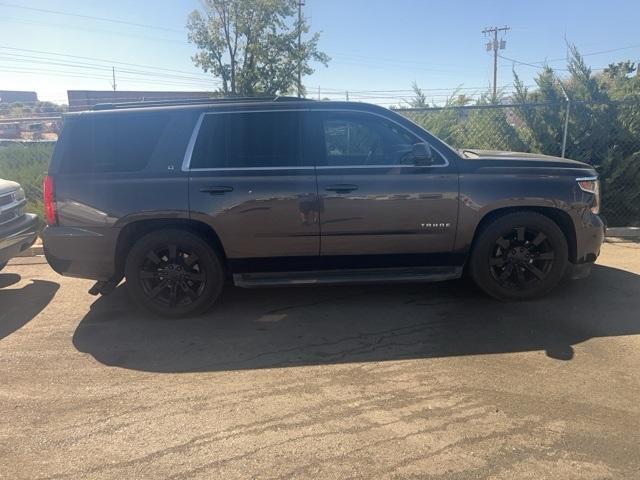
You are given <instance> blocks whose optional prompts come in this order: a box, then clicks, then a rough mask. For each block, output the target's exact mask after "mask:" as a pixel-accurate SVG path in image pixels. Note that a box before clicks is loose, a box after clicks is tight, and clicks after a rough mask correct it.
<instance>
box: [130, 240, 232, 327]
mask: <svg viewBox="0 0 640 480" xmlns="http://www.w3.org/2000/svg"><path fill="white" fill-rule="evenodd" d="M125 276H126V278H127V283H126V285H127V289H128V290H129V293H130V296H131V298H132V299H133V300H134V301H135V302H136V303H138V304H139V305H141V306H143V307H144V308H146V309H147V310H150V311H152V312H154V313H157V314H159V315H162V316H166V317H173V318H178V317H184V316H190V315H196V314H198V313H202V312H204V311H205V310H207V309H208V308H209V307H211V305H213V303H214V302H215V300H216V299H217V297H218V296H219V295H220V292H221V290H222V286H223V283H224V275H223V269H222V266H221V262H220V260H219V258H218V256H217V255H216V253H215V252H214V251H213V249H212V248H211V247H210V246H209V245H208V244H207V242H206V241H205V240H204V239H203V238H201V237H200V236H199V235H197V234H195V233H192V232H189V231H182V230H173V229H172V230H159V231H155V232H151V233H149V234H147V235H145V236H143V237H142V238H141V239H140V240H138V242H136V244H135V245H134V246H133V248H132V249H131V251H130V253H129V255H128V257H127V264H126V268H125Z"/></svg>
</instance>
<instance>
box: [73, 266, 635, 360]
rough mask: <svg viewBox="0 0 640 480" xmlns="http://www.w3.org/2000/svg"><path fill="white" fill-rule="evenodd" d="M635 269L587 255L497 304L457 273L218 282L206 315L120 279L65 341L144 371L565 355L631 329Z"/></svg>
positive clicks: (567, 357)
mask: <svg viewBox="0 0 640 480" xmlns="http://www.w3.org/2000/svg"><path fill="white" fill-rule="evenodd" d="M638 311H640V275H637V274H634V273H631V272H627V271H624V270H619V269H615V268H610V267H603V266H596V267H595V268H594V270H593V272H592V275H591V277H590V278H588V279H585V280H581V281H575V282H567V283H566V284H564V285H562V286H561V288H558V289H556V291H555V292H554V293H553V294H551V295H550V296H548V297H546V298H544V299H540V300H536V301H531V302H520V303H502V302H498V301H495V300H493V299H491V298H488V297H487V296H485V295H484V294H482V293H481V292H479V291H477V290H476V289H475V288H474V287H473V286H470V285H469V284H468V283H467V282H463V281H455V282H445V283H440V284H423V285H417V284H409V285H393V286H384V285H379V286H350V287H304V288H281V289H260V290H242V289H237V288H228V289H227V290H225V292H224V293H223V295H222V297H221V299H220V301H219V303H218V304H217V306H216V307H215V308H214V310H213V311H211V312H210V313H209V314H207V315H205V316H201V317H198V318H192V319H187V320H179V321H176V320H164V319H157V318H153V317H150V316H148V315H147V314H143V313H140V312H139V311H138V310H136V309H135V308H134V307H133V306H132V305H131V304H130V303H129V300H128V298H127V295H126V292H125V290H124V286H122V285H121V286H120V287H119V288H117V289H116V291H114V292H113V293H112V294H111V295H109V296H107V297H101V298H99V299H98V300H97V301H96V302H95V303H94V304H93V305H92V307H91V310H90V312H89V313H88V314H87V315H86V316H85V317H84V318H83V320H82V321H81V322H80V324H79V326H78V327H77V329H76V331H75V334H74V337H73V343H74V345H75V346H76V348H77V349H78V350H80V351H82V352H86V353H90V354H91V355H93V356H94V357H95V358H96V359H97V360H98V361H100V362H102V363H104V364H106V365H112V366H118V367H123V368H128V369H135V370H144V371H152V372H194V371H224V370H237V369H255V368H272V367H283V366H292V365H317V364H327V363H346V362H369V361H384V360H396V359H407V358H432V357H447V356H459V355H476V354H494V353H511V352H525V351H536V350H543V351H545V352H546V354H547V355H548V356H549V357H552V358H555V359H559V360H570V359H572V358H573V356H574V350H573V346H574V345H576V344H578V343H581V342H584V341H586V340H588V339H590V338H595V337H610V336H617V335H631V334H638V333H640V315H638Z"/></svg>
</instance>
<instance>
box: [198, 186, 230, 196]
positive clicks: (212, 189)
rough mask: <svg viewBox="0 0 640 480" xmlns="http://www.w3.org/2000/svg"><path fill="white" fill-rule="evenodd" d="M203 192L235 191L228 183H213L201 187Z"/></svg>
mask: <svg viewBox="0 0 640 480" xmlns="http://www.w3.org/2000/svg"><path fill="white" fill-rule="evenodd" d="M200 191H201V192H202V193H208V194H209V195H224V194H225V193H228V192H233V187H227V186H226V185H211V186H210V187H203V188H201V189H200Z"/></svg>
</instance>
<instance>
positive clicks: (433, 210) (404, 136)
mask: <svg viewBox="0 0 640 480" xmlns="http://www.w3.org/2000/svg"><path fill="white" fill-rule="evenodd" d="M309 115H310V116H311V124H312V127H311V128H312V131H315V132H316V147H317V148H316V150H317V153H316V157H317V160H316V161H317V162H318V193H319V197H320V201H321V212H320V218H321V225H320V229H321V255H322V256H333V255H399V254H438V253H449V252H451V250H452V248H453V241H454V237H455V231H456V221H457V214H458V175H457V172H456V171H455V167H454V166H452V165H449V163H448V162H447V160H446V159H445V157H444V156H443V155H441V154H440V153H438V152H437V150H435V149H434V150H433V156H434V159H433V163H431V164H429V165H424V164H423V165H419V164H417V163H416V159H415V158H414V154H413V145H414V144H416V143H424V142H425V139H423V138H419V137H418V136H417V135H416V134H414V133H413V132H411V131H409V130H408V129H406V128H405V127H403V126H402V125H401V124H399V123H398V122H395V121H393V120H391V119H389V118H386V117H384V116H382V115H379V114H374V113H369V112H364V111H351V112H349V111H318V112H310V113H309ZM441 262H442V263H448V260H446V259H444V260H443V259H442V258H441V259H438V256H437V255H434V256H433V257H431V258H430V259H429V260H428V261H427V262H426V263H428V264H430V263H433V264H436V263H441Z"/></svg>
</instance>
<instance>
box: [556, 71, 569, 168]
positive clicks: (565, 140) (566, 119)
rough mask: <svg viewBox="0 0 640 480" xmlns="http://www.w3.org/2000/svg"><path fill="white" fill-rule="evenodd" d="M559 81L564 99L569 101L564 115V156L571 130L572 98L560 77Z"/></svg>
mask: <svg viewBox="0 0 640 480" xmlns="http://www.w3.org/2000/svg"><path fill="white" fill-rule="evenodd" d="M558 83H559V84H560V88H561V89H562V94H563V95H564V99H565V100H566V102H567V112H566V114H565V116H564V132H563V133H562V155H560V156H561V157H562V158H564V154H565V152H566V150H567V131H568V130H569V110H570V109H571V100H569V95H567V91H566V90H565V89H564V85H562V82H561V81H560V79H558Z"/></svg>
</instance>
